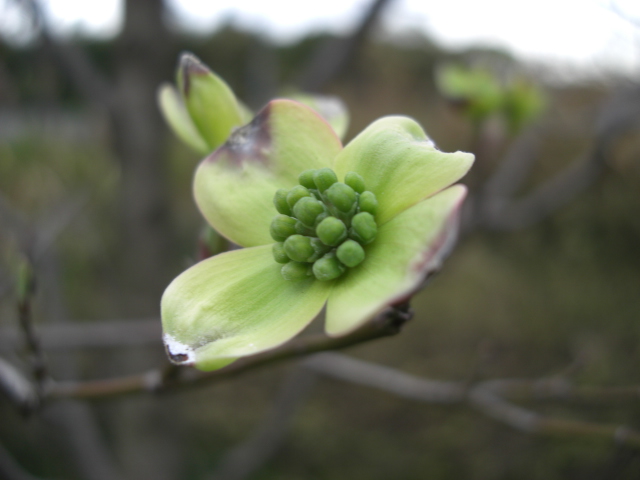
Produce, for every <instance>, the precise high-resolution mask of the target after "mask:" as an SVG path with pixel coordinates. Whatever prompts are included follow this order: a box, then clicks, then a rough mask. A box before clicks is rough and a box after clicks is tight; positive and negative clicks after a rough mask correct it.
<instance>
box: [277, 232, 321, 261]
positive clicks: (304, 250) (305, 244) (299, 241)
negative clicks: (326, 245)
mask: <svg viewBox="0 0 640 480" xmlns="http://www.w3.org/2000/svg"><path fill="white" fill-rule="evenodd" d="M284 251H285V252H286V253H287V256H288V257H289V258H290V259H291V260H293V261H294V262H308V261H309V258H311V257H312V256H313V254H314V253H316V252H315V250H314V249H313V247H312V246H311V238H309V237H305V236H303V235H291V236H290V237H289V238H287V239H286V240H285V242H284Z"/></svg>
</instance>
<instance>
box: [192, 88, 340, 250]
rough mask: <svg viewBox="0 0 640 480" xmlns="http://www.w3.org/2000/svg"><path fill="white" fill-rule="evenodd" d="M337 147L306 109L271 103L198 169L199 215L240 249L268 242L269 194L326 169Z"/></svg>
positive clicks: (272, 211)
mask: <svg viewBox="0 0 640 480" xmlns="http://www.w3.org/2000/svg"><path fill="white" fill-rule="evenodd" d="M341 148H342V145H341V144H340V140H339V139H338V137H337V136H336V134H335V132H334V131H333V130H332V128H331V127H330V126H329V125H328V124H327V122H325V121H324V120H323V119H322V118H321V117H320V116H319V115H318V114H317V113H316V112H314V111H313V110H311V109H310V108H309V107H306V106H304V105H302V104H301V103H297V102H294V101H291V100H274V101H272V102H270V103H269V104H268V105H267V106H266V107H265V108H264V109H263V110H262V111H261V112H260V113H258V115H257V116H256V117H255V118H254V119H253V120H252V121H251V123H250V124H249V125H247V126H245V127H242V128H239V129H238V130H236V131H235V132H234V133H233V134H232V135H231V137H230V138H229V141H228V142H227V143H225V144H224V145H223V146H222V147H220V148H219V149H218V150H216V151H215V152H214V153H213V154H211V155H210V156H209V157H208V158H206V159H205V160H204V161H203V162H202V163H201V164H200V166H199V167H198V170H197V171H196V176H195V180H194V193H195V197H196V202H197V203H198V207H199V208H200V211H201V212H202V213H203V215H204V216H205V218H206V219H207V220H208V221H209V223H211V225H212V226H213V227H214V228H215V229H216V230H218V231H219V232H220V233H222V234H223V235H224V236H225V237H227V238H228V239H230V240H232V241H233V242H235V243H237V244H239V245H242V246H244V247H252V246H256V245H265V244H267V243H273V239H272V238H271V236H270V235H269V225H270V223H271V220H272V219H273V217H274V216H275V215H276V214H277V212H276V209H275V207H274V206H273V196H274V194H275V193H276V190H278V189H279V188H291V187H293V186H294V185H296V184H297V183H298V175H299V174H300V173H302V172H303V171H305V170H308V169H311V168H322V167H330V166H331V164H332V161H333V159H334V158H335V156H336V155H337V154H338V152H339V151H340V149H341Z"/></svg>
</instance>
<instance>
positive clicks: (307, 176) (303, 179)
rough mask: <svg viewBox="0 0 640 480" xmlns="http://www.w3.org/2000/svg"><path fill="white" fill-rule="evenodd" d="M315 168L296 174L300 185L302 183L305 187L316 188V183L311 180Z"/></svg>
mask: <svg viewBox="0 0 640 480" xmlns="http://www.w3.org/2000/svg"><path fill="white" fill-rule="evenodd" d="M316 171H317V170H305V171H304V172H302V173H301V174H300V175H299V176H298V182H300V185H302V186H303V187H307V188H309V189H311V188H313V189H315V188H316V184H315V182H314V181H313V176H314V175H315V173H316Z"/></svg>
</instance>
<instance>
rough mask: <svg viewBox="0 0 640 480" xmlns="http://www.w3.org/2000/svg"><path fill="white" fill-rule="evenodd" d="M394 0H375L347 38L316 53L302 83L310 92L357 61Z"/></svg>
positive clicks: (339, 39)
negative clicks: (369, 37) (376, 24)
mask: <svg viewBox="0 0 640 480" xmlns="http://www.w3.org/2000/svg"><path fill="white" fill-rule="evenodd" d="M392 1H393V0H372V1H371V3H370V4H369V8H368V10H367V11H366V13H365V15H363V17H362V20H361V21H360V24H359V25H358V26H357V28H355V29H354V30H353V32H352V33H351V34H350V35H349V36H348V37H345V38H337V39H334V40H331V41H328V42H326V43H325V44H324V45H321V46H320V48H318V49H317V51H316V52H315V53H314V55H313V56H312V57H311V60H309V63H308V65H307V67H306V68H305V70H304V71H303V72H302V74H301V76H300V80H299V82H298V83H299V85H300V87H301V89H302V90H304V91H308V92H318V91H321V90H322V89H323V88H324V87H325V86H326V85H327V84H328V83H329V82H330V81H331V80H333V79H335V78H336V77H337V76H338V75H339V74H340V73H341V72H342V71H344V69H345V68H346V67H347V65H349V64H350V63H352V62H353V61H354V59H355V58H356V56H357V54H358V53H359V50H360V49H361V48H362V46H363V44H364V41H365V40H366V38H367V36H368V35H369V33H370V32H371V30H372V29H373V27H374V25H375V23H376V22H377V21H378V19H379V18H380V15H381V14H382V12H383V10H384V9H385V8H386V7H387V6H388V5H389V4H390V3H391V2H392Z"/></svg>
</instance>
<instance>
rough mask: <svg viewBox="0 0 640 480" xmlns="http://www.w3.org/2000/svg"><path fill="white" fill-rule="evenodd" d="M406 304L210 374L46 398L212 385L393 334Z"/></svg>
mask: <svg viewBox="0 0 640 480" xmlns="http://www.w3.org/2000/svg"><path fill="white" fill-rule="evenodd" d="M412 315H413V314H412V312H411V311H410V310H409V306H408V304H402V305H397V306H395V307H393V308H390V309H389V310H388V311H387V312H385V313H383V314H381V315H380V316H379V317H377V318H376V319H374V320H373V321H371V322H369V323H367V324H365V325H364V326H363V327H361V328H360V329H358V330H356V331H354V332H352V333H350V334H348V335H345V336H343V337H336V338H334V337H327V336H326V335H309V336H305V337H301V338H298V339H294V340H292V341H291V342H288V343H286V344H284V345H282V346H281V347H279V348H276V349H274V350H269V351H266V352H263V353H259V354H257V355H254V356H252V357H246V358H242V359H240V360H237V361H236V362H234V363H232V364H231V365H229V366H228V367H225V368H223V369H220V370H216V371H213V372H206V373H203V372H197V371H195V370H193V369H181V370H179V373H180V372H181V374H177V375H175V376H171V377H168V376H166V375H164V374H163V372H161V371H159V370H151V371H149V372H147V373H143V374H138V375H131V376H126V377H120V378H114V379H107V380H93V381H86V382H60V383H57V384H52V385H51V386H50V387H49V390H48V392H47V397H48V398H50V399H55V398H107V397H113V396H120V395H126V394H131V393H137V392H145V391H146V392H158V391H169V390H174V389H180V388H184V387H188V386H197V385H202V384H209V383H214V382H217V381H221V380H225V379H227V378H232V377H235V376H237V375H240V374H242V373H244V372H247V371H250V370H253V369H255V368H257V367H263V366H266V365H270V364H273V363H276V362H281V361H283V360H289V359H292V358H298V357H301V356H304V355H309V354H312V353H317V352H322V351H326V350H340V349H343V348H347V347H350V346H353V345H357V344H360V343H364V342H369V341H372V340H375V339H378V338H384V337H388V336H391V335H395V334H397V333H398V332H399V331H400V329H401V327H402V326H403V325H404V324H405V323H406V322H407V321H408V320H409V319H410V318H411V317H412Z"/></svg>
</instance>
